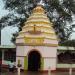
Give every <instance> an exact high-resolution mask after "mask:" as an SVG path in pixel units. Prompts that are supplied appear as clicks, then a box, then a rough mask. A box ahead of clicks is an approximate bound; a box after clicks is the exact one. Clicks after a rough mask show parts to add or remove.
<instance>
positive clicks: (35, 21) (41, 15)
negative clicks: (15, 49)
mask: <svg viewBox="0 0 75 75" xmlns="http://www.w3.org/2000/svg"><path fill="white" fill-rule="evenodd" d="M52 25H53V24H52V23H51V22H50V20H49V18H48V17H47V14H46V13H45V10H44V8H43V7H42V6H41V5H38V6H37V7H35V8H34V9H33V11H32V14H31V15H30V16H29V18H28V19H27V21H26V22H25V23H24V26H23V28H22V31H21V32H19V36H18V37H17V40H18V39H19V40H20V39H21V40H22V39H24V40H25V38H32V39H37V38H42V39H50V40H57V37H56V34H55V31H54V29H53V27H52Z"/></svg>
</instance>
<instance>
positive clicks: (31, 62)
mask: <svg viewBox="0 0 75 75" xmlns="http://www.w3.org/2000/svg"><path fill="white" fill-rule="evenodd" d="M40 65H41V56H40V53H38V52H37V51H32V52H30V53H29V55H28V70H29V71H38V70H39V69H40V67H41V66H40Z"/></svg>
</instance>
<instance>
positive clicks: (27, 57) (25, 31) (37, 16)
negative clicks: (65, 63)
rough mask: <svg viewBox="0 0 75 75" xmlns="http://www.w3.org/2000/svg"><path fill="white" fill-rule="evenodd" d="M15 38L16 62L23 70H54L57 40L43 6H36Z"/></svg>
mask: <svg viewBox="0 0 75 75" xmlns="http://www.w3.org/2000/svg"><path fill="white" fill-rule="evenodd" d="M24 24H25V25H24V26H23V28H22V31H20V32H19V36H18V37H17V38H16V45H17V47H16V64H17V63H18V60H20V61H21V64H22V69H25V70H33V71H38V70H43V71H44V70H48V68H49V67H51V70H56V64H57V46H58V41H57V37H56V34H55V31H54V29H53V28H52V23H51V22H50V20H49V19H48V17H47V15H46V12H45V10H44V8H43V7H42V6H40V5H38V6H36V7H35V8H34V9H33V11H32V14H31V15H30V17H29V18H28V19H27V21H26V22H25V23H24Z"/></svg>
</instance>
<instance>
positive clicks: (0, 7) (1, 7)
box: [0, 0, 8, 18]
mask: <svg viewBox="0 0 75 75" xmlns="http://www.w3.org/2000/svg"><path fill="white" fill-rule="evenodd" d="M6 14H8V11H7V10H4V3H3V0H0V18H1V17H2V16H4V15H6Z"/></svg>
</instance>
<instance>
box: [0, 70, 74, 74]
mask: <svg viewBox="0 0 75 75" xmlns="http://www.w3.org/2000/svg"><path fill="white" fill-rule="evenodd" d="M0 75H18V74H17V72H14V73H10V72H9V71H8V70H5V71H3V70H2V72H1V74H0ZM21 75H48V72H28V71H25V72H24V71H22V72H21ZM50 75H69V72H68V71H63V72H62V71H56V72H51V74H50ZM72 75H75V71H73V73H72Z"/></svg>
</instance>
